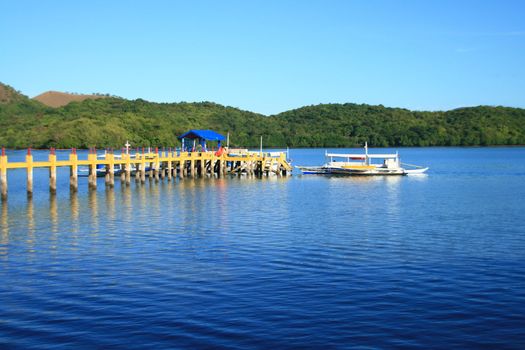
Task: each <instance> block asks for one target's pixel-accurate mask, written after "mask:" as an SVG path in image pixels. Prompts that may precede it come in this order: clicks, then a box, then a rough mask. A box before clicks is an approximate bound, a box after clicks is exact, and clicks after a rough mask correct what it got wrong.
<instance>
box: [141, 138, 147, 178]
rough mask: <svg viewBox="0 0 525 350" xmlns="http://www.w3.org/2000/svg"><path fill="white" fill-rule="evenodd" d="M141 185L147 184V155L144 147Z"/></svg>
mask: <svg viewBox="0 0 525 350" xmlns="http://www.w3.org/2000/svg"><path fill="white" fill-rule="evenodd" d="M140 183H142V184H145V183H146V154H145V153H144V147H142V158H141V162H140Z"/></svg>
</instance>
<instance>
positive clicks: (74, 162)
mask: <svg viewBox="0 0 525 350" xmlns="http://www.w3.org/2000/svg"><path fill="white" fill-rule="evenodd" d="M69 161H70V162H71V166H70V167H69V190H70V191H71V192H73V193H75V192H77V191H78V157H77V150H76V149H75V148H73V149H72V150H71V154H70V155H69Z"/></svg>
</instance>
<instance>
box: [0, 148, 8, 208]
mask: <svg viewBox="0 0 525 350" xmlns="http://www.w3.org/2000/svg"><path fill="white" fill-rule="evenodd" d="M0 185H1V186H2V189H1V191H2V201H5V200H6V199H7V156H6V155H5V148H4V147H2V155H1V156H0Z"/></svg>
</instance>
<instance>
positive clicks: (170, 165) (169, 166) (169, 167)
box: [168, 152, 173, 181]
mask: <svg viewBox="0 0 525 350" xmlns="http://www.w3.org/2000/svg"><path fill="white" fill-rule="evenodd" d="M169 155H170V156H169V158H170V159H168V181H171V175H172V173H173V169H172V168H173V162H172V161H171V152H170V153H169Z"/></svg>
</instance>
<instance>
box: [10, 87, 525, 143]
mask: <svg viewBox="0 0 525 350" xmlns="http://www.w3.org/2000/svg"><path fill="white" fill-rule="evenodd" d="M0 97H2V98H0V144H2V145H5V146H6V147H11V148H24V147H29V146H31V147H35V148H47V147H58V148H68V147H77V148H87V147H91V146H96V147H115V148H119V147H121V146H122V145H123V144H124V143H125V142H126V140H129V141H130V142H131V143H132V144H133V145H145V146H149V145H151V146H156V145H158V146H174V145H177V144H178V141H177V139H176V137H177V135H180V134H182V133H183V132H185V131H187V130H189V129H213V130H217V131H218V132H221V133H224V134H225V133H226V132H230V135H231V144H232V145H234V146H257V145H258V143H259V137H260V136H261V135H262V136H263V137H264V144H265V146H268V147H270V146H275V147H284V146H290V147H349V146H357V145H362V144H363V143H364V142H365V141H368V143H369V145H371V146H439V145H444V146H451V145H516V144H525V109H518V108H508V107H486V106H480V107H472V108H461V109H456V110H452V111H447V112H412V111H409V110H406V109H399V108H386V107H383V106H370V105H357V104H350V103H348V104H325V105H317V106H308V107H303V108H299V109H295V110H291V111H287V112H284V113H280V114H278V115H274V116H269V117H267V116H263V115H261V114H257V113H252V112H248V111H242V110H239V109H237V108H232V107H225V106H222V105H218V104H215V103H211V102H199V103H152V102H147V101H144V100H140V99H139V100H134V101H130V100H125V99H121V98H105V99H97V100H85V101H82V102H72V103H70V104H68V105H66V106H63V107H59V108H51V107H47V106H45V105H43V104H41V103H39V102H37V101H34V100H31V99H29V98H27V97H26V96H24V95H21V94H19V93H17V92H16V91H15V90H13V89H12V88H10V87H8V86H6V85H1V84H0Z"/></svg>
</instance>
